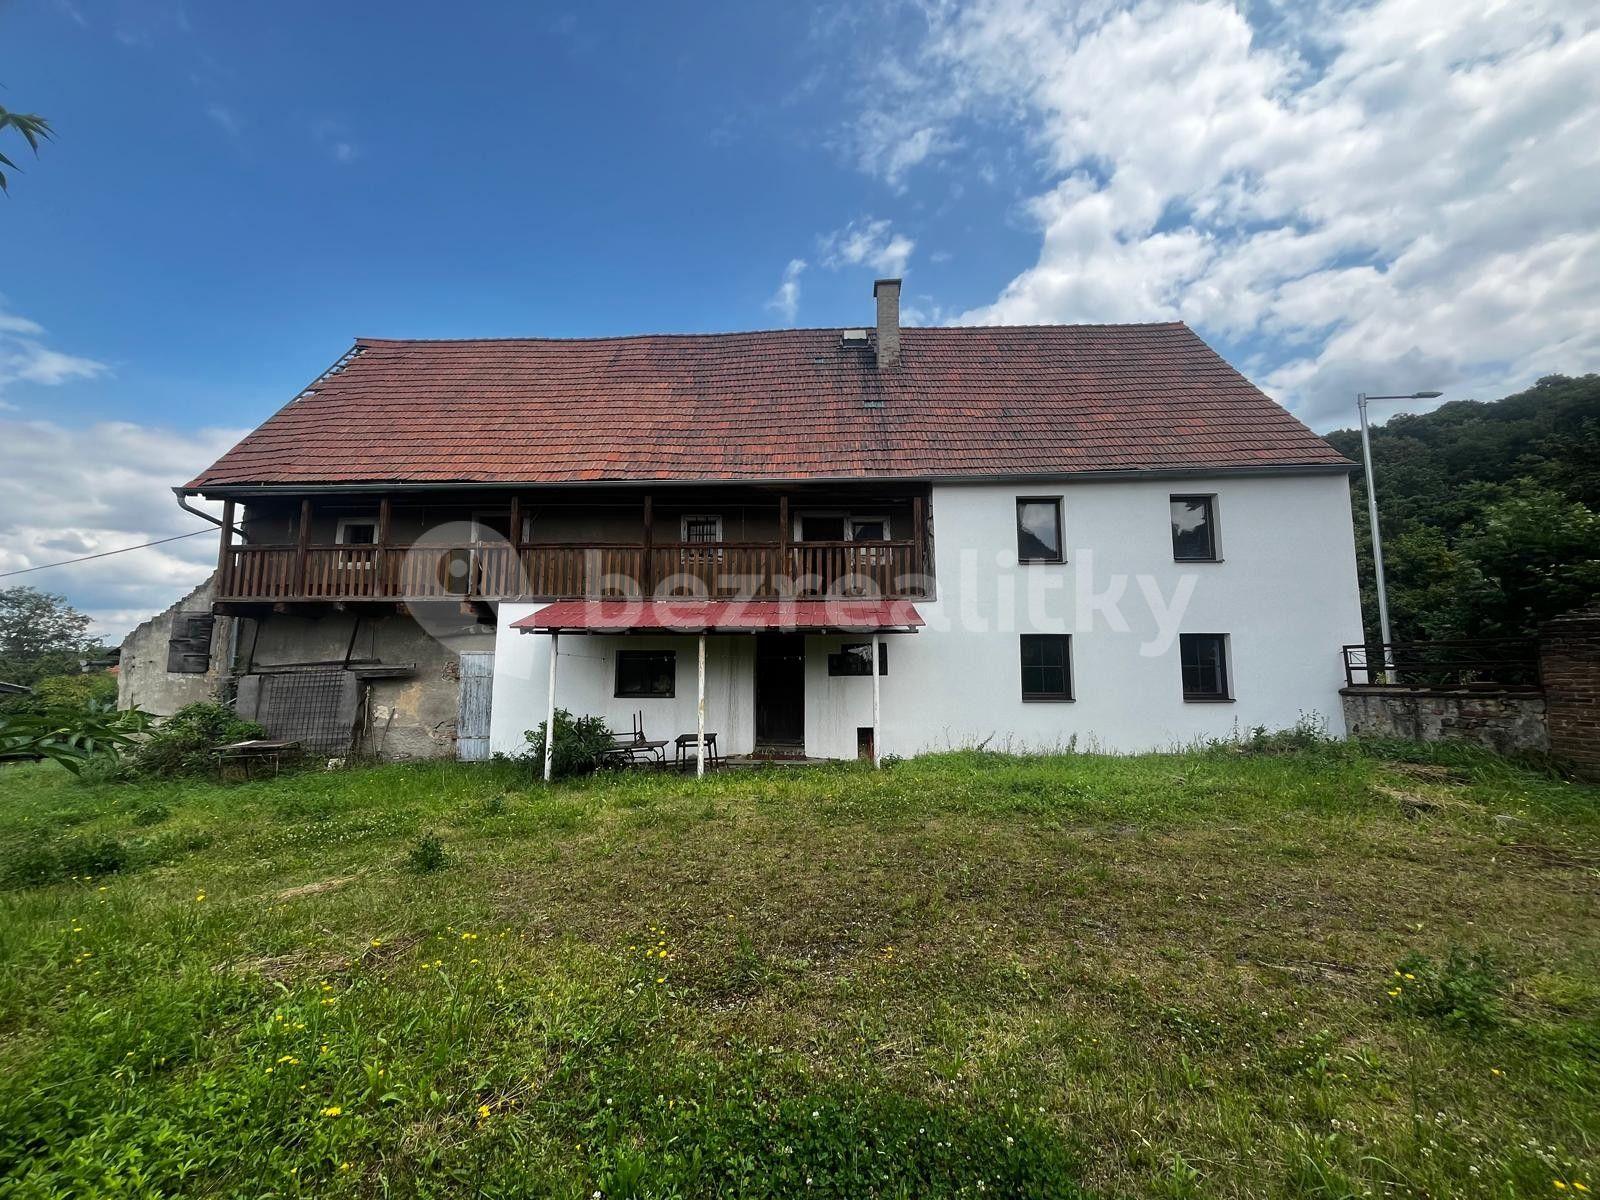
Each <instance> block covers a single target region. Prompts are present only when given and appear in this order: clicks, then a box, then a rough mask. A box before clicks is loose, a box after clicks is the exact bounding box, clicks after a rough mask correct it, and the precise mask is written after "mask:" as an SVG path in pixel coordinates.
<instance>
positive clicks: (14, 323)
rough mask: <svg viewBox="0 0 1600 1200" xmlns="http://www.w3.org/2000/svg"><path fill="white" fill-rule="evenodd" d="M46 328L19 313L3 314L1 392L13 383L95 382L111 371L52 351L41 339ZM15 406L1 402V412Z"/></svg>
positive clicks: (0, 329) (0, 323)
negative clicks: (87, 380)
mask: <svg viewBox="0 0 1600 1200" xmlns="http://www.w3.org/2000/svg"><path fill="white" fill-rule="evenodd" d="M44 336H45V329H44V326H42V325H40V324H39V323H38V322H37V321H31V320H29V319H28V318H27V317H21V316H17V315H16V314H15V313H7V312H0V393H3V392H4V391H5V387H6V385H7V384H10V383H40V384H44V385H46V386H54V385H57V384H62V383H66V382H68V381H69V380H73V379H93V378H95V377H96V376H98V375H104V374H106V373H107V372H108V371H109V370H110V368H109V367H107V366H106V365H105V364H104V363H101V362H96V361H95V360H94V359H92V358H81V357H79V356H78V355H75V354H64V353H62V352H61V351H59V350H52V349H51V348H50V347H48V346H46V345H45V344H44V342H43V341H42V340H41V339H42V338H43V337H44ZM15 407H16V406H15V405H12V404H8V403H5V402H4V401H3V400H0V409H13V408H15Z"/></svg>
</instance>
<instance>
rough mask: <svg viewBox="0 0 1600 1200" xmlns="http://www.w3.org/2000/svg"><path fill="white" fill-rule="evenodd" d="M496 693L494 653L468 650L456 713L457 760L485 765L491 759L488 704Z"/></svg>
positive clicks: (462, 661) (462, 666)
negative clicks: (484, 762) (458, 706)
mask: <svg viewBox="0 0 1600 1200" xmlns="http://www.w3.org/2000/svg"><path fill="white" fill-rule="evenodd" d="M493 689H494V651H492V650H469V651H467V652H466V653H464V654H463V655H462V656H461V701H460V708H459V710H458V711H457V713H456V757H457V758H459V759H460V760H461V761H462V762H482V761H483V760H485V759H487V758H488V757H489V701H490V697H491V696H492V694H493Z"/></svg>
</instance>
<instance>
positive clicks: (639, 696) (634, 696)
mask: <svg viewBox="0 0 1600 1200" xmlns="http://www.w3.org/2000/svg"><path fill="white" fill-rule="evenodd" d="M629 656H632V657H650V658H660V657H667V658H670V659H671V664H672V665H671V671H670V674H671V680H672V686H671V687H669V688H668V689H667V690H666V691H664V692H652V691H623V690H622V660H623V658H624V657H629ZM611 694H612V695H613V696H615V697H616V698H617V699H619V700H623V699H626V700H671V699H673V698H675V697H676V696H677V694H678V652H677V651H676V650H618V651H617V662H616V672H615V675H614V676H613V680H612V688H611Z"/></svg>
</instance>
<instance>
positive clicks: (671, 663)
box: [616, 650, 678, 699]
mask: <svg viewBox="0 0 1600 1200" xmlns="http://www.w3.org/2000/svg"><path fill="white" fill-rule="evenodd" d="M677 685H678V652H677V651H676V650H619V651H617V691H616V694H617V695H618V696H630V697H633V698H634V699H645V698H654V699H670V698H671V697H672V696H673V695H675V694H676V692H677Z"/></svg>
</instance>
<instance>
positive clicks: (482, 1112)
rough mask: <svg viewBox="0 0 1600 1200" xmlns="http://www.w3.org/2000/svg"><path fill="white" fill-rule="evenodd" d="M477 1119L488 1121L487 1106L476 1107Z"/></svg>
mask: <svg viewBox="0 0 1600 1200" xmlns="http://www.w3.org/2000/svg"><path fill="white" fill-rule="evenodd" d="M478 1119H479V1120H480V1121H487V1120H488V1119H489V1106H488V1105H487V1104H480V1105H478Z"/></svg>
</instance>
